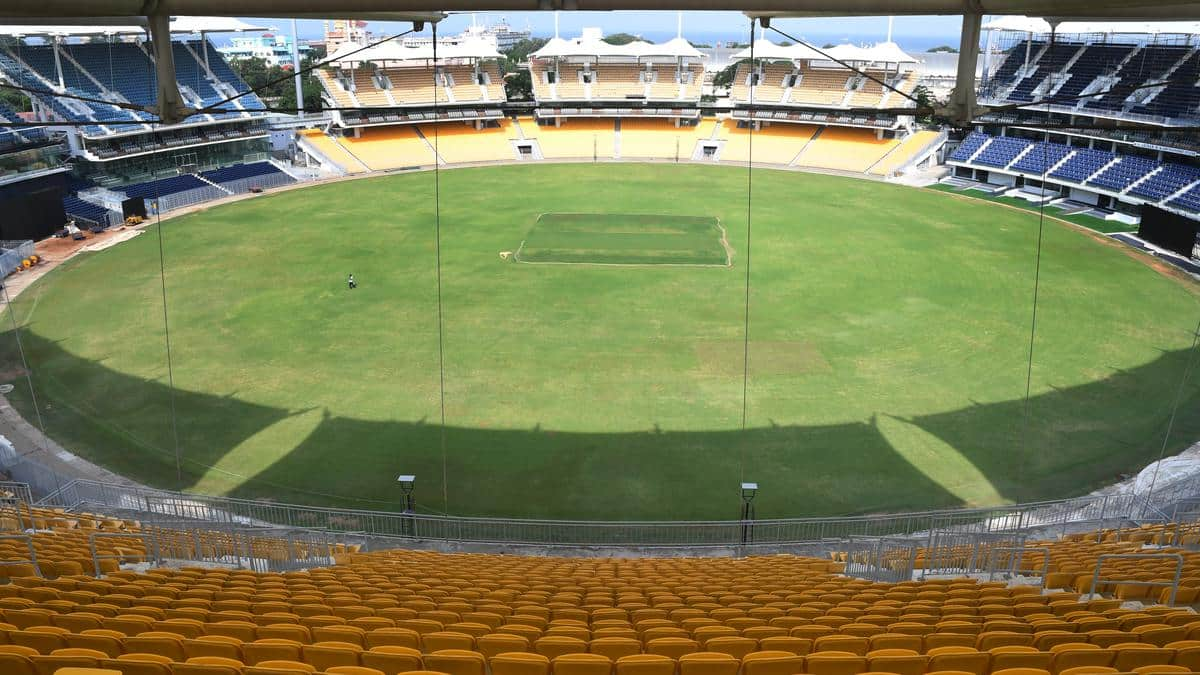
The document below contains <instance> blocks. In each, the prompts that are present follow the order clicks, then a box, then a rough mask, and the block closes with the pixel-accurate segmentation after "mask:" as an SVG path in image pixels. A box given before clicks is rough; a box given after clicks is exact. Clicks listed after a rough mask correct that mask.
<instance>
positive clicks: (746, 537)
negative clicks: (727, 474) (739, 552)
mask: <svg viewBox="0 0 1200 675" xmlns="http://www.w3.org/2000/svg"><path fill="white" fill-rule="evenodd" d="M756 494H758V483H742V544H743V545H744V544H749V543H750V542H752V541H754V525H753V524H752V523H753V522H754V496H755V495H756Z"/></svg>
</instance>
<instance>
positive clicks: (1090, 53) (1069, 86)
mask: <svg viewBox="0 0 1200 675" xmlns="http://www.w3.org/2000/svg"><path fill="white" fill-rule="evenodd" d="M1133 49H1134V47H1133V45H1106V44H1099V45H1088V47H1087V48H1086V49H1085V50H1084V51H1083V54H1082V55H1081V56H1080V57H1079V58H1078V59H1077V60H1076V61H1075V63H1074V65H1072V66H1071V68H1070V69H1069V70H1068V71H1067V73H1066V74H1067V75H1068V76H1069V78H1068V79H1067V81H1066V82H1064V83H1063V85H1062V86H1061V87H1059V88H1058V90H1057V91H1055V92H1054V93H1053V94H1052V97H1053V98H1055V99H1057V100H1058V101H1059V104H1060V105H1065V106H1074V105H1077V104H1078V102H1079V99H1078V98H1076V97H1077V96H1079V95H1080V94H1082V93H1083V90H1084V89H1087V87H1088V85H1090V84H1091V83H1092V82H1094V81H1095V80H1096V78H1097V77H1100V76H1101V75H1105V74H1107V73H1111V72H1113V71H1115V70H1116V69H1117V66H1119V65H1121V62H1122V61H1124V60H1125V57H1127V56H1129V52H1131V51H1133Z"/></svg>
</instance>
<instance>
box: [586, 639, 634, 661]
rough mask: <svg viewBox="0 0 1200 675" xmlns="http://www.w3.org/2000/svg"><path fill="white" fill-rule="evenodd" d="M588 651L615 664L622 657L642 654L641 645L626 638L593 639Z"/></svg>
mask: <svg viewBox="0 0 1200 675" xmlns="http://www.w3.org/2000/svg"><path fill="white" fill-rule="evenodd" d="M588 651H589V652H591V653H592V654H600V655H601V656H605V657H607V658H608V659H609V660H610V661H614V662H615V661H616V660H617V659H619V658H621V657H622V656H632V655H634V654H640V653H642V643H641V642H638V641H637V640H635V639H633V638H626V637H607V638H595V639H593V640H592V641H591V642H589V643H588Z"/></svg>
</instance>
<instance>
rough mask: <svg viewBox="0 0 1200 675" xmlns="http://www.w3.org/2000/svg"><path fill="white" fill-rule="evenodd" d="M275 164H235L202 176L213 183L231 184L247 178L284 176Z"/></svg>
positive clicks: (206, 172)
mask: <svg viewBox="0 0 1200 675" xmlns="http://www.w3.org/2000/svg"><path fill="white" fill-rule="evenodd" d="M282 173H283V172H282V171H280V170H279V168H278V167H276V166H275V165H274V164H271V163H270V162H254V163H253V164H234V165H233V166H227V167H225V168H223V169H216V170H214V171H204V172H202V173H201V174H200V175H201V176H203V177H204V179H205V180H207V181H209V182H212V183H229V182H232V181H235V180H242V179H245V178H253V177H255V176H265V175H269V174H282Z"/></svg>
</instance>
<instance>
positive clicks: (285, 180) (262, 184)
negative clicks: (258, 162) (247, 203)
mask: <svg viewBox="0 0 1200 675" xmlns="http://www.w3.org/2000/svg"><path fill="white" fill-rule="evenodd" d="M295 182H296V179H295V178H292V177H291V176H289V175H288V174H286V173H283V172H273V173H266V174H262V175H260V176H250V177H249V178H240V179H238V180H233V181H229V182H228V183H221V184H220V185H221V187H223V188H225V189H226V190H229V191H230V192H232V193H233V194H235V195H242V194H246V193H247V192H251V191H253V190H256V189H259V190H270V189H271V188H277V187H279V186H281V185H291V184H292V183H295Z"/></svg>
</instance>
